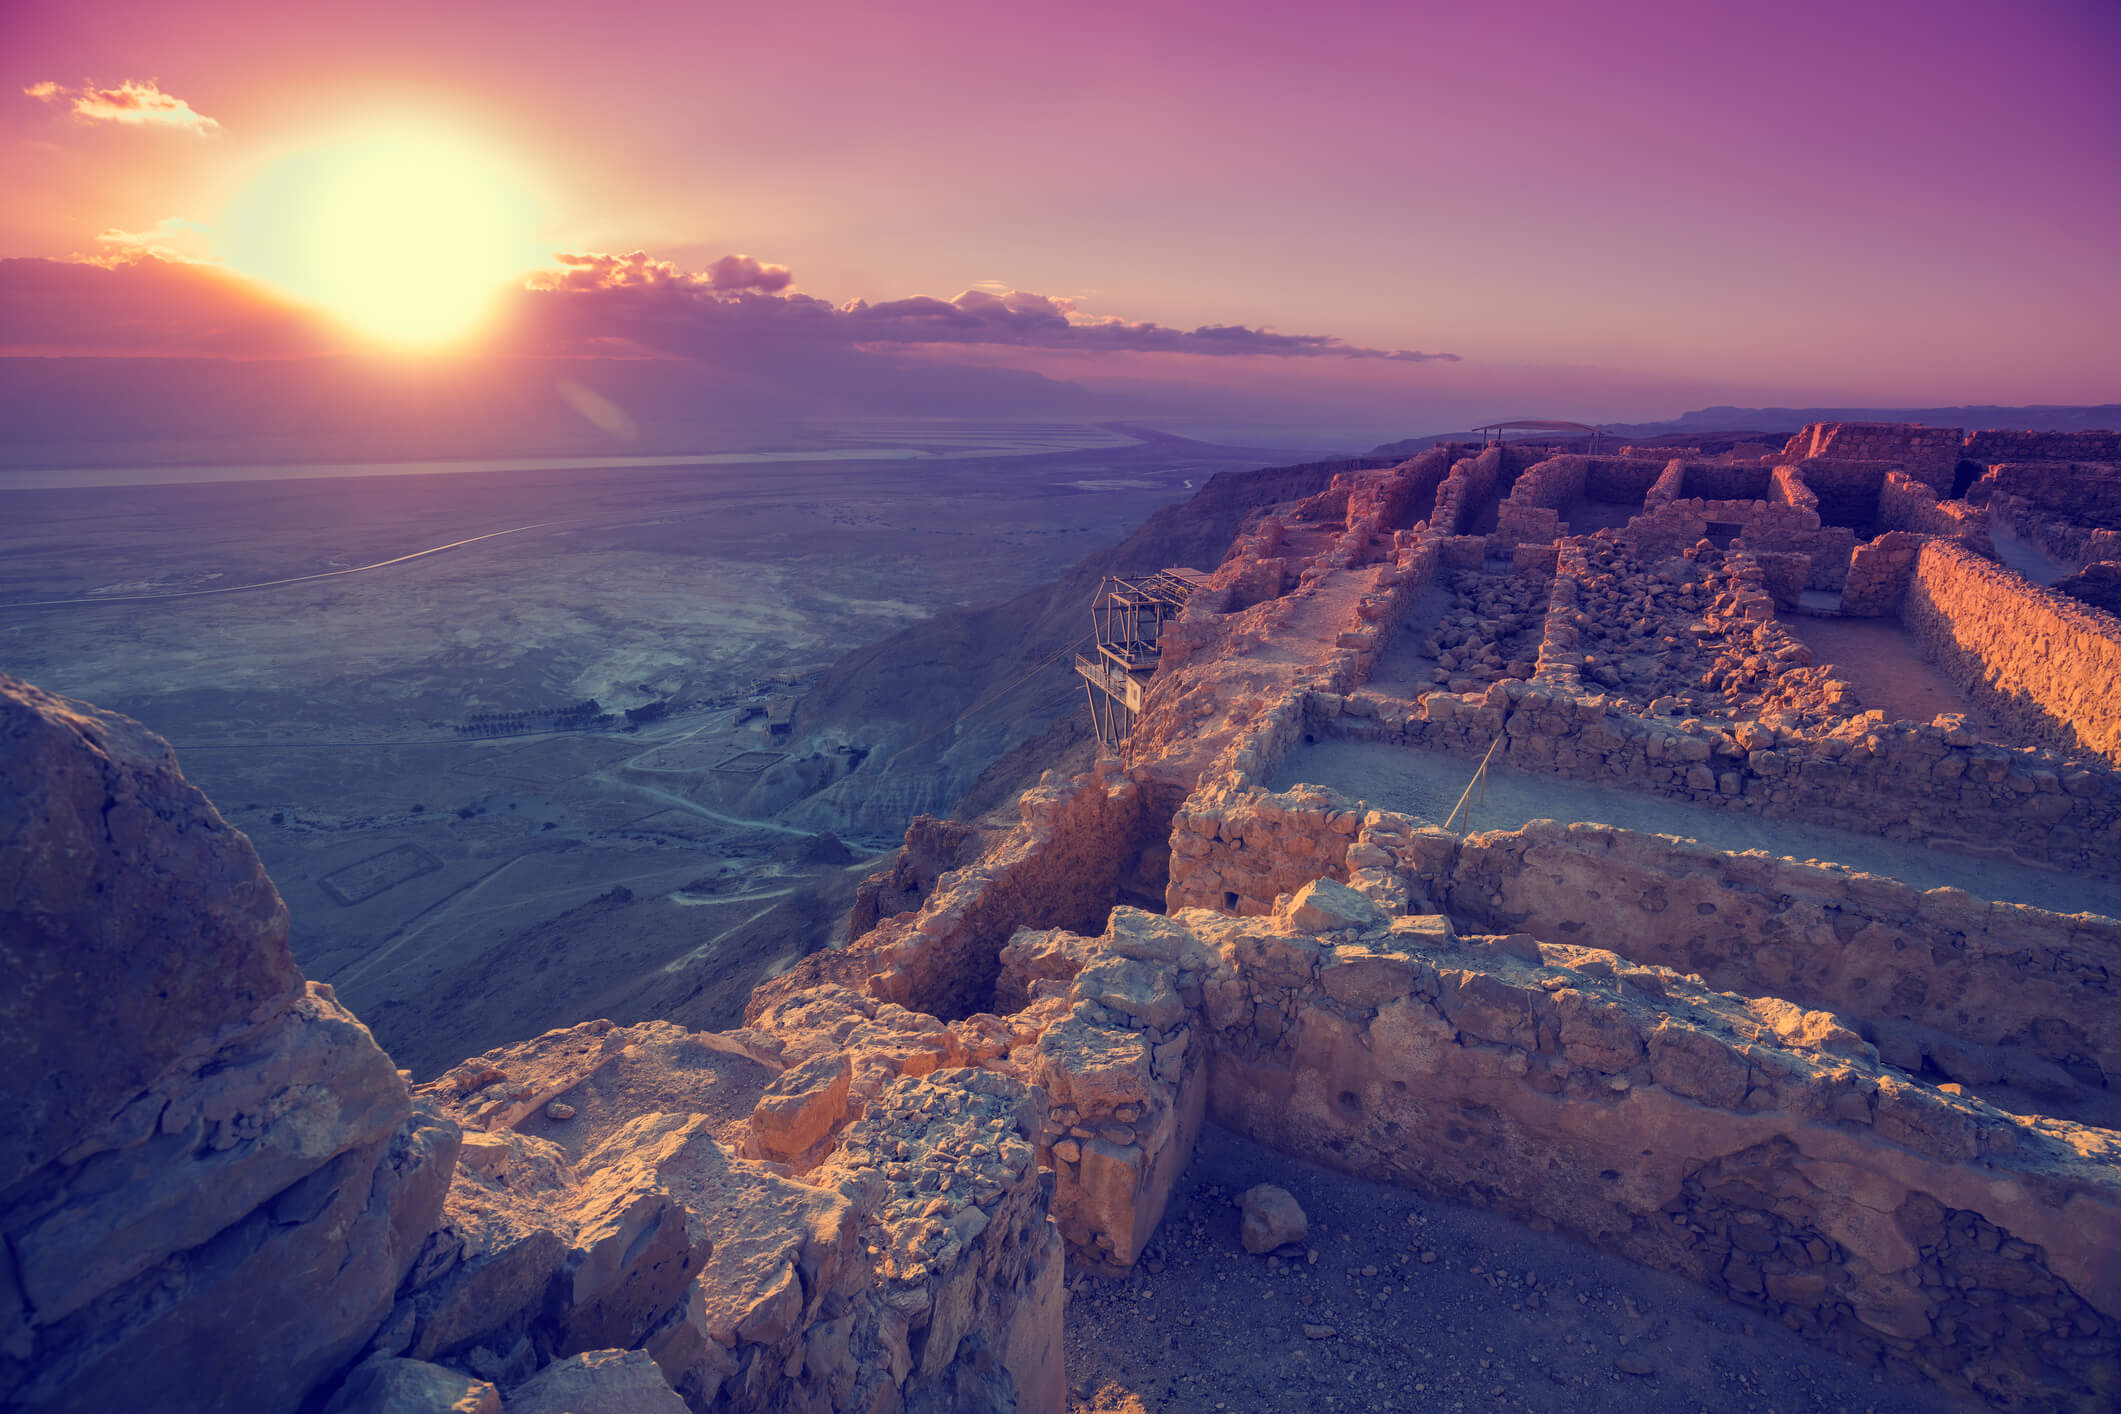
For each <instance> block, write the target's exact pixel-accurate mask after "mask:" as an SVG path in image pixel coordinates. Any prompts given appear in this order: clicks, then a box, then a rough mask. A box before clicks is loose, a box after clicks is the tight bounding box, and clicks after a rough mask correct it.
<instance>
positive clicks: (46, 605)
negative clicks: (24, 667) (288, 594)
mask: <svg viewBox="0 0 2121 1414" xmlns="http://www.w3.org/2000/svg"><path fill="white" fill-rule="evenodd" d="M563 524H565V522H564V521H557V520H541V521H539V522H537V523H536V524H535V525H519V526H516V527H514V528H513V529H510V530H494V531H488V532H487V533H486V534H484V535H473V536H469V537H467V538H465V539H463V540H452V541H450V542H449V543H448V544H447V545H430V546H428V547H427V548H426V549H425V550H415V551H413V552H412V553H411V554H409V555H399V556H396V557H395V558H393V559H388V560H377V561H376V562H375V563H374V564H372V565H355V566H353V567H352V568H350V569H343V570H320V571H319V572H317V573H316V574H297V575H290V576H288V577H287V578H286V579H261V580H258V581H256V582H254V583H251V584H225V585H221V586H220V587H218V588H214V589H178V590H172V591H171V592H170V593H167V594H110V595H91V596H89V597H88V598H85V599H33V600H30V601H29V602H28V603H22V604H0V612H6V611H8V610H12V609H63V608H79V607H82V606H84V605H90V604H152V603H157V602H159V601H161V600H164V599H203V598H205V597H206V596H207V595H209V594H242V593H244V592H246V591H248V590H252V589H278V588H280V587H282V586H284V585H289V584H307V583H309V582H311V581H312V580H319V579H337V578H339V577H340V576H342V575H349V574H366V573H368V571H370V570H380V569H387V568H389V567H390V566H392V565H402V564H404V563H405V562H406V561H407V560H417V559H421V558H423V557H424V556H427V555H439V554H441V553H442V552H443V551H444V550H456V549H461V548H462V547H464V546H466V545H476V544H478V543H479V542H480V541H481V540H498V539H500V538H501V537H502V536H504V535H521V534H522V533H523V532H524V531H526V530H543V529H544V528H545V527H546V526H549V525H563Z"/></svg>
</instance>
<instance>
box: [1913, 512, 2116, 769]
mask: <svg viewBox="0 0 2121 1414" xmlns="http://www.w3.org/2000/svg"><path fill="white" fill-rule="evenodd" d="M1901 620H1902V621H1903V622H1904V623H1906V625H1907V626H1908V629H1909V631H1910V632H1912V633H1913V634H1914V635H1915V637H1916V638H1917V639H1919V640H1920V641H1921V643H1922V645H1923V649H1924V651H1925V652H1927V653H1928V654H1929V655H1930V657H1932V658H1933V659H1935V660H1936V662H1937V663H1938V665H1939V666H1940V667H1942V668H1944V669H1945V671H1947V672H1948V673H1950V674H1951V675H1952V676H1953V677H1955V678H1957V679H1958V680H1959V681H1960V682H1961V683H1962V684H1964V685H1965V687H1966V689H1967V691H1968V692H1969V693H1971V694H1973V695H1974V697H1975V699H1976V700H1977V701H1978V702H1980V703H1981V705H1982V707H1983V709H1984V710H1986V711H1989V712H1992V713H1994V714H1996V715H1998V716H2001V717H2003V718H2004V719H2005V720H2008V721H2010V722H2011V724H2012V725H2013V727H2015V728H2016V729H2017V730H2019V731H2020V732H2022V733H2024V734H2025V735H2026V736H2028V737H2030V738H2031V739H2033V740H2040V741H2053V742H2056V743H2058V744H2061V745H2064V746H2071V747H2082V748H2085V749H2088V750H2091V751H2094V752H2097V753H2098V754H2099V755H2101V756H2103V757H2104V758H2105V759H2106V760H2107V761H2109V762H2112V763H2115V764H2117V765H2121V692H2117V691H2116V690H2115V685H2116V684H2117V683H2121V619H2117V618H2115V616H2114V615H2112V614H2109V613H2106V612H2104V611H2102V610H2099V609H2094V608H2091V607H2090V606H2088V605H2086V604H2084V603H2082V602H2080V601H2078V600H2075V599H2072V598H2069V597H2067V596H2065V595H2060V594H2055V593H2053V592H2051V591H2049V590H2045V589H2042V588H2040V587H2038V586H2037V585H2033V584H2030V583H2028V582H2027V581H2026V580H2025V579H2023V578H2022V577H2021V576H2019V575H2017V574H2014V573H2012V572H2011V571H2009V570H2007V569H2004V568H2003V567H2001V566H2000V565H1995V564H1991V563H1990V562H1989V561H1987V560H1983V559H1981V558H1980V557H1978V556H1976V555H1974V554H1971V553H1969V552H1968V551H1967V550H1966V549H1964V548H1963V547H1961V546H1959V545H1955V544H1952V543H1951V542H1949V541H1943V540H1931V541H1928V542H1927V543H1925V544H1924V545H1923V547H1922V549H1921V551H1920V553H1919V554H1918V555H1917V557H1916V560H1915V566H1914V574H1913V578H1912V580H1911V582H1910V584H1909V586H1908V591H1907V596H1906V599H1905V601H1904V603H1903V605H1902V608H1901Z"/></svg>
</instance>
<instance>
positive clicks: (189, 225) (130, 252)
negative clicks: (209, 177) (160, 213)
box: [75, 216, 215, 266]
mask: <svg viewBox="0 0 2121 1414" xmlns="http://www.w3.org/2000/svg"><path fill="white" fill-rule="evenodd" d="M212 238H213V228H212V227H211V226H206V225H202V224H200V223H199V222H197V221H187V220H185V219H184V218H183V217H182V216H165V217H163V218H162V219H161V220H159V221H157V222H156V223H155V224H154V225H152V226H150V227H149V228H148V229H146V230H144V231H121V230H119V229H118V228H117V227H116V226H112V227H111V228H110V229H108V230H106V231H104V232H103V233H102V234H101V235H98V236H97V237H96V244H97V245H99V246H102V247H103V249H102V250H100V251H98V252H96V253H95V254H94V255H81V256H76V257H75V259H77V260H81V261H84V262H86V263H88V264H90V265H106V266H108V265H130V264H132V263H133V262H134V261H138V260H173V261H177V262H180V263H183V264H191V265H211V264H213V263H215V262H214V260H213V257H212V256H211V255H210V254H209V250H210V248H211V241H212Z"/></svg>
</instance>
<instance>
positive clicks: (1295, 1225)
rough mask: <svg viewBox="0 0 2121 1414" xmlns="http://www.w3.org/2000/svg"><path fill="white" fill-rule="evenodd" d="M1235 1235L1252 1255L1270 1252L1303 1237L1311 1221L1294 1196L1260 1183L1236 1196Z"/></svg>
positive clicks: (1298, 1240) (1301, 1239)
mask: <svg viewBox="0 0 2121 1414" xmlns="http://www.w3.org/2000/svg"><path fill="white" fill-rule="evenodd" d="M1237 1207H1238V1212H1239V1215H1240V1221H1239V1228H1238V1236H1239V1238H1241V1239H1242V1240H1243V1242H1244V1244H1245V1250H1246V1251H1247V1252H1251V1253H1254V1254H1259V1253H1264V1252H1272V1251H1273V1250H1274V1249H1275V1248H1277V1247H1286V1246H1287V1245H1288V1244H1290V1243H1292V1242H1301V1241H1303V1240H1304V1234H1305V1233H1307V1232H1309V1231H1310V1230H1311V1224H1310V1222H1309V1220H1308V1219H1306V1218H1305V1217H1304V1210H1303V1208H1302V1206H1301V1205H1300V1204H1298V1203H1297V1201H1296V1199H1295V1197H1294V1195H1292V1194H1291V1193H1290V1192H1289V1190H1288V1189H1286V1188H1277V1187H1275V1186H1274V1185H1273V1184H1271V1183H1262V1184H1258V1185H1255V1186H1254V1187H1251V1188H1248V1189H1246V1190H1245V1191H1244V1192H1243V1193H1242V1194H1240V1195H1239V1196H1238V1199H1237Z"/></svg>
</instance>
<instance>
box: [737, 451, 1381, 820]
mask: <svg viewBox="0 0 2121 1414" xmlns="http://www.w3.org/2000/svg"><path fill="white" fill-rule="evenodd" d="M1382 464H1383V463H1382V462H1380V461H1378V460H1376V459H1361V460H1354V461H1332V462H1312V463H1307V464H1304V465H1301V466H1289V467H1271V468H1267V469H1264V470H1260V471H1245V472H1222V473H1220V474H1218V475H1216V476H1214V477H1211V478H1210V479H1209V480H1208V482H1207V484H1206V485H1204V486H1202V487H1201V488H1200V490H1199V491H1198V492H1196V493H1195V494H1194V495H1193V497H1192V498H1191V499H1189V500H1187V501H1184V502H1181V503H1180V504H1178V505H1174V506H1166V507H1165V508H1164V509H1162V510H1160V511H1158V512H1157V513H1156V514H1155V515H1153V516H1151V517H1150V518H1149V519H1148V521H1146V522H1145V523H1144V524H1143V525H1142V527H1141V528H1140V529H1139V530H1137V531H1135V532H1134V534H1132V535H1130V536H1128V537H1127V538H1126V539H1125V540H1123V541H1121V542H1120V543H1119V544H1118V545H1117V546H1115V547H1113V548H1112V549H1110V550H1107V551H1102V552H1100V553H1098V554H1095V555H1091V556H1089V557H1088V558H1086V559H1084V560H1083V561H1082V562H1081V563H1080V564H1078V565H1076V566H1075V567H1074V568H1073V569H1071V570H1069V571H1068V573H1067V574H1065V575H1063V576H1062V577H1061V578H1060V579H1058V580H1056V581H1055V582H1053V583H1052V584H1050V585H1045V586H1042V587H1040V588H1038V589H1033V590H1029V591H1027V592H1026V593H1023V594H1020V595H1018V596H1016V597H1015V598H1013V599H1010V600H1007V601H1005V602H1003V603H1001V604H996V605H993V606H991V607H988V608H981V609H962V610H955V611H952V612H949V613H943V614H938V615H936V616H935V617H934V618H931V619H927V620H924V621H922V622H921V623H918V624H915V625H914V626H913V627H911V628H908V629H905V630H903V631H902V632H900V633H896V634H893V635H892V636H891V637H889V638H886V639H884V640H882V641H881V642H878V643H875V644H872V645H871V646H869V647H867V648H862V649H858V650H856V651H855V652H853V653H850V654H848V655H847V656H846V657H844V658H842V659H841V660H840V661H839V662H837V663H835V664H834V665H833V666H832V667H831V668H830V669H828V670H827V671H826V673H825V675H824V677H823V678H822V679H820V680H819V682H818V684H817V686H816V687H814V688H813V689H812V690H811V691H810V692H809V694H808V695H806V696H805V697H804V699H803V701H802V704H801V706H800V707H799V708H798V709H797V711H796V715H795V722H794V735H793V741H794V745H793V747H792V748H791V750H792V754H793V755H794V756H795V757H797V758H801V757H803V756H805V755H806V754H808V753H810V752H813V751H832V750H835V749H836V748H838V747H840V746H842V745H846V744H852V745H854V746H856V747H858V748H861V749H862V750H864V751H865V752H866V755H865V756H864V757H863V758H862V760H861V764H860V765H859V766H858V767H857V768H856V769H855V770H854V771H853V772H852V773H851V774H849V775H847V776H845V777H842V778H840V779H838V780H836V781H832V782H830V783H828V784H826V785H824V786H823V788H821V789H817V790H816V791H815V793H814V794H810V795H808V796H807V798H801V799H798V798H797V796H796V795H794V794H792V793H791V786H790V784H789V783H785V782H781V783H775V782H769V783H767V784H766V785H765V786H763V787H762V796H761V798H760V799H759V800H756V801H753V802H750V805H751V807H753V808H757V807H763V808H767V809H785V811H786V814H785V817H784V818H786V819H788V820H789V821H790V822H791V823H794V824H798V825H803V826H805V827H808V828H814V829H835V830H843V831H852V832H861V833H869V834H884V835H896V834H897V833H898V832H899V831H900V830H901V829H903V828H904V825H905V822H906V821H907V820H908V819H909V818H911V817H912V816H914V815H916V814H919V813H921V812H923V811H927V812H933V813H949V812H950V810H951V807H952V806H953V805H954V804H955V803H956V802H957V801H958V799H959V798H960V797H961V796H963V795H964V794H965V792H966V791H968V790H970V789H971V788H972V787H973V785H974V783H975V782H977V781H978V780H979V778H980V776H981V774H982V773H983V772H984V771H986V770H987V769H988V767H989V765H990V764H991V763H993V762H994V761H995V760H996V759H997V758H999V757H1001V756H1003V755H1004V754H1005V753H1007V752H1008V751H1010V750H1011V748H1013V747H1016V746H1018V745H1020V744H1022V743H1024V742H1026V741H1029V740H1031V739H1032V738H1034V737H1037V736H1038V735H1039V734H1040V733H1041V732H1043V731H1044V730H1045V729H1046V728H1048V727H1049V726H1051V725H1052V724H1053V723H1055V722H1056V721H1058V720H1061V719H1063V718H1066V717H1068V716H1070V715H1072V714H1074V711H1075V708H1076V706H1077V705H1078V701H1079V699H1080V697H1081V691H1080V687H1079V685H1078V684H1079V680H1078V679H1076V678H1075V677H1074V676H1073V674H1072V672H1071V671H1070V670H1069V665H1068V663H1067V661H1066V653H1065V650H1066V649H1067V648H1068V646H1069V645H1070V644H1072V643H1074V642H1075V641H1076V640H1077V639H1079V638H1081V637H1083V636H1084V634H1085V633H1086V632H1087V631H1088V629H1089V616H1088V614H1087V613H1086V611H1085V606H1086V605H1088V604H1089V602H1090V599H1091V596H1092V594H1093V592H1094V591H1095V590H1096V588H1097V585H1098V582H1099V581H1100V580H1101V579H1103V578H1104V577H1105V576H1106V575H1108V574H1138V573H1142V572H1144V571H1149V570H1158V569H1164V568H1167V567H1170V566H1174V565H1183V566H1189V567H1192V568H1197V569H1213V568H1214V567H1215V566H1216V565H1217V564H1219V563H1221V561H1222V558H1223V556H1224V555H1225V554H1226V553H1228V551H1229V549H1230V546H1231V542H1232V540H1233V539H1234V538H1235V536H1236V534H1237V531H1238V530H1239V528H1240V527H1241V526H1243V525H1244V523H1245V522H1246V521H1247V520H1248V519H1249V518H1251V517H1253V516H1255V515H1256V514H1258V513H1259V511H1260V510H1261V509H1262V508H1263V507H1266V506H1270V505H1274V504H1277V503H1280V502H1283V501H1291V500H1296V499H1300V498H1302V497H1304V496H1309V495H1312V494H1314V493H1315V492H1318V491H1320V490H1323V489H1324V488H1325V487H1326V486H1327V485H1328V484H1329V483H1330V482H1331V481H1332V479H1333V477H1334V476H1335V474H1337V473H1339V472H1343V471H1346V470H1349V469H1350V468H1353V467H1367V466H1378V465H1382ZM1044 764H1050V763H1044ZM1029 774H1030V775H1031V776H1036V774H1037V770H1036V768H1034V769H1032V770H1031V771H1030V773H1029Z"/></svg>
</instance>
